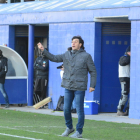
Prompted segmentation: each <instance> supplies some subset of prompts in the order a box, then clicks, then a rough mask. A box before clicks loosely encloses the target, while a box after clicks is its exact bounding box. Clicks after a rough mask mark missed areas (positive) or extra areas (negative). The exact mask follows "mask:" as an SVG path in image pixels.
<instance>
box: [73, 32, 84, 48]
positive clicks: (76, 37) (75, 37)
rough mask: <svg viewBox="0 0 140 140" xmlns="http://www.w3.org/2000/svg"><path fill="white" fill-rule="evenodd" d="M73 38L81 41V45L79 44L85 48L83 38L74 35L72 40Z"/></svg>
mask: <svg viewBox="0 0 140 140" xmlns="http://www.w3.org/2000/svg"><path fill="white" fill-rule="evenodd" d="M73 39H79V43H81V44H82V46H81V48H82V49H83V50H84V49H85V47H84V40H83V39H82V37H81V36H78V35H77V36H74V37H73V38H72V40H73Z"/></svg>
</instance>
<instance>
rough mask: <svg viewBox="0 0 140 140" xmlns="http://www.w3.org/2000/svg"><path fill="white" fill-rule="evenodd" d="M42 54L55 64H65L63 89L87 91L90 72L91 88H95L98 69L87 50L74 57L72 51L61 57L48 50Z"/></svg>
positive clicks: (79, 51)
mask: <svg viewBox="0 0 140 140" xmlns="http://www.w3.org/2000/svg"><path fill="white" fill-rule="evenodd" d="M42 54H43V55H44V56H46V57H47V58H48V59H49V60H51V61H53V62H63V66H64V74H63V80H62V83H61V86H62V87H64V88H66V89H69V90H81V91H85V90H87V82H88V72H89V73H90V87H92V88H95V85H96V68H95V65H94V62H93V60H92V57H91V55H90V54H88V53H87V52H86V51H85V50H83V49H80V50H78V51H77V52H76V53H75V54H74V55H73V56H72V55H71V51H70V50H69V51H67V52H65V53H64V54H61V55H53V54H51V53H49V52H48V51H47V50H44V51H43V53H42Z"/></svg>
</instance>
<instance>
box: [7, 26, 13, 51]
mask: <svg viewBox="0 0 140 140" xmlns="http://www.w3.org/2000/svg"><path fill="white" fill-rule="evenodd" d="M8 44H9V45H8V47H10V48H12V49H13V50H14V49H15V26H9V43H8Z"/></svg>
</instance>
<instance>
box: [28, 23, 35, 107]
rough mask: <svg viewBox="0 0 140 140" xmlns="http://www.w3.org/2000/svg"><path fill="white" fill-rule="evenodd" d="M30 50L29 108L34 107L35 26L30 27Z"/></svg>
mask: <svg viewBox="0 0 140 140" xmlns="http://www.w3.org/2000/svg"><path fill="white" fill-rule="evenodd" d="M28 46H29V48H28V49H29V50H28V106H32V105H33V80H34V77H33V76H34V67H33V65H34V25H29V45H28Z"/></svg>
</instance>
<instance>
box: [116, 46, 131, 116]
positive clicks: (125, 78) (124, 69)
mask: <svg viewBox="0 0 140 140" xmlns="http://www.w3.org/2000/svg"><path fill="white" fill-rule="evenodd" d="M130 56H131V51H130V47H128V48H127V49H126V52H125V54H124V56H122V57H120V60H119V80H120V83H121V98H120V100H119V104H118V106H117V115H118V116H127V115H128V114H129V99H128V94H129V91H130ZM127 100H128V103H127V107H126V108H125V112H123V109H124V107H125V104H126V102H127Z"/></svg>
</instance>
